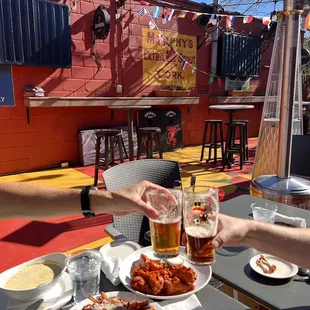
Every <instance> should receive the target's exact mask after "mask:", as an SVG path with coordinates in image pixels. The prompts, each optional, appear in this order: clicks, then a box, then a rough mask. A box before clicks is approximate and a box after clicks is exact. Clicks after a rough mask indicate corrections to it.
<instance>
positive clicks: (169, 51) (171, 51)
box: [167, 48, 173, 57]
mask: <svg viewBox="0 0 310 310" xmlns="http://www.w3.org/2000/svg"><path fill="white" fill-rule="evenodd" d="M172 53H173V49H172V48H171V49H170V50H168V51H167V57H170V56H171V55H172Z"/></svg>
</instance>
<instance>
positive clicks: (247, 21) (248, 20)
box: [243, 16, 254, 24]
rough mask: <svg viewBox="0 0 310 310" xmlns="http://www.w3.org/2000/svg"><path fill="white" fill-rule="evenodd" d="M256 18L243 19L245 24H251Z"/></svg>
mask: <svg viewBox="0 0 310 310" xmlns="http://www.w3.org/2000/svg"><path fill="white" fill-rule="evenodd" d="M253 19H254V17H253V16H244V17H243V23H244V24H249V23H251V22H252V21H253Z"/></svg>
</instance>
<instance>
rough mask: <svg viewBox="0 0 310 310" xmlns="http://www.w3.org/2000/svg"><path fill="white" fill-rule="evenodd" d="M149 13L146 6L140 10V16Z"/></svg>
mask: <svg viewBox="0 0 310 310" xmlns="http://www.w3.org/2000/svg"><path fill="white" fill-rule="evenodd" d="M146 14H147V10H146V8H145V7H144V6H143V7H142V8H141V9H140V10H139V11H138V15H139V16H140V17H142V16H144V15H146Z"/></svg>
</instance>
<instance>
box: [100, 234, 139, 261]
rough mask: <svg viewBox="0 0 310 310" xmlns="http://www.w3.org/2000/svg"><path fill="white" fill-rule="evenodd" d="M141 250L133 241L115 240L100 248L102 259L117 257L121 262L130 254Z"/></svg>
mask: <svg viewBox="0 0 310 310" xmlns="http://www.w3.org/2000/svg"><path fill="white" fill-rule="evenodd" d="M139 249H141V246H140V245H139V244H138V243H136V242H133V241H124V240H121V239H120V240H115V241H113V242H111V243H107V244H106V245H104V246H103V247H101V248H100V250H99V252H100V253H101V254H102V256H103V257H113V258H114V257H118V258H119V259H121V260H123V259H124V258H125V257H127V256H128V255H130V254H131V253H133V252H135V251H137V250H139Z"/></svg>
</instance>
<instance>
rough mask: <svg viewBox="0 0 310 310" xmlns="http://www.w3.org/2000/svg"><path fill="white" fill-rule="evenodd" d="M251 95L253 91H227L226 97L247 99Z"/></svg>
mask: <svg viewBox="0 0 310 310" xmlns="http://www.w3.org/2000/svg"><path fill="white" fill-rule="evenodd" d="M253 95H254V91H253V90H229V91H228V96H231V97H249V96H253Z"/></svg>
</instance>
